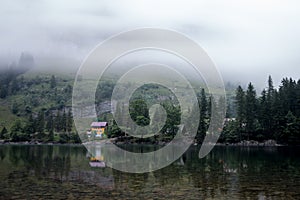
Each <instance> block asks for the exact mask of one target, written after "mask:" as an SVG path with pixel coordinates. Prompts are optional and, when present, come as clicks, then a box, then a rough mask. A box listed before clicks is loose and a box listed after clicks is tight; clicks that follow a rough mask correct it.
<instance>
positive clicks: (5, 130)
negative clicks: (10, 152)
mask: <svg viewBox="0 0 300 200" xmlns="http://www.w3.org/2000/svg"><path fill="white" fill-rule="evenodd" d="M7 132H8V131H7V129H6V128H5V126H4V127H3V128H2V130H1V132H0V139H5V138H6V134H7Z"/></svg>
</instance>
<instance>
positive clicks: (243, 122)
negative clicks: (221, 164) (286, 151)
mask: <svg viewBox="0 0 300 200" xmlns="http://www.w3.org/2000/svg"><path fill="white" fill-rule="evenodd" d="M235 107H236V116H228V117H234V119H231V120H228V121H227V122H226V125H225V127H224V130H223V133H222V135H221V138H220V140H219V141H220V142H229V143H236V142H239V141H242V140H256V141H264V140H269V139H272V140H275V141H277V142H278V143H280V144H293V145H296V144H297V145H299V144H300V80H298V81H297V82H296V81H295V80H293V79H292V78H284V79H282V81H281V85H280V86H279V87H278V88H277V89H276V88H275V87H274V86H273V81H272V78H271V76H269V79H268V85H267V87H266V89H264V90H263V91H262V92H261V94H260V95H259V96H258V95H257V94H256V91H255V89H254V86H253V84H252V83H249V84H248V87H247V89H246V90H244V89H243V88H242V87H241V86H238V88H237V89H236V94H235Z"/></svg>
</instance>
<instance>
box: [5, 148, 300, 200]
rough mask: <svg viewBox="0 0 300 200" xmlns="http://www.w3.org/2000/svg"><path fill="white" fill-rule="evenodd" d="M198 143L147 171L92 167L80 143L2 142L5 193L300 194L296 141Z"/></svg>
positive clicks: (298, 196) (195, 196)
mask: <svg viewBox="0 0 300 200" xmlns="http://www.w3.org/2000/svg"><path fill="white" fill-rule="evenodd" d="M198 150H199V149H197V148H196V147H193V148H191V149H190V150H189V151H188V152H186V154H185V155H184V156H183V157H182V159H180V160H178V161H176V162H175V163H173V164H172V165H170V166H168V167H166V168H164V169H161V170H158V171H155V172H152V173H146V174H128V173H123V172H119V171H116V170H113V169H111V168H92V167H90V165H89V159H88V158H87V152H86V150H85V148H84V147H82V146H46V145H44V146H43V145H42V146H20V145H15V146H14V145H4V146H0V198H1V199H300V157H299V156H300V149H299V148H297V147H272V148H256V147H251V148H242V147H215V148H214V150H213V151H212V152H211V153H210V154H209V155H208V156H207V157H205V158H203V159H199V158H198Z"/></svg>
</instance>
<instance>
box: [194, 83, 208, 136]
mask: <svg viewBox="0 0 300 200" xmlns="http://www.w3.org/2000/svg"><path fill="white" fill-rule="evenodd" d="M199 108H200V119H199V126H198V131H197V135H196V140H197V142H202V141H203V140H204V137H205V135H206V131H207V123H206V120H207V99H206V94H205V90H204V89H203V88H202V89H201V93H200V101H199Z"/></svg>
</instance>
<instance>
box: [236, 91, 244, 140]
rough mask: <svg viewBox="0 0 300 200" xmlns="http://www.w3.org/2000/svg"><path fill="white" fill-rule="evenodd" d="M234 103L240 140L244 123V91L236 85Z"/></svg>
mask: <svg viewBox="0 0 300 200" xmlns="http://www.w3.org/2000/svg"><path fill="white" fill-rule="evenodd" d="M235 105H236V110H237V117H236V120H237V123H238V129H239V130H238V132H239V134H240V136H239V139H240V141H241V140H242V131H243V127H244V123H245V92H244V90H243V88H242V87H241V86H238V88H237V90H236V95H235Z"/></svg>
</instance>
